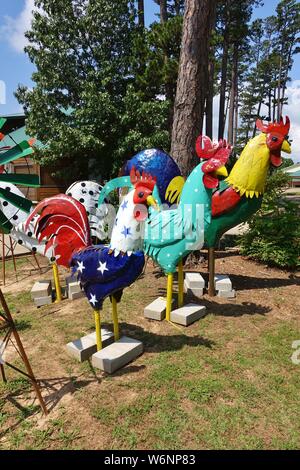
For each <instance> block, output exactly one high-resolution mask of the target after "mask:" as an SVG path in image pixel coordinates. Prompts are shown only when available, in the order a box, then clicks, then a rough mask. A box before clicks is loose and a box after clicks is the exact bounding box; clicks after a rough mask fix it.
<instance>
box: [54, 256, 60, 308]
mask: <svg viewBox="0 0 300 470" xmlns="http://www.w3.org/2000/svg"><path fill="white" fill-rule="evenodd" d="M52 269H53V277H54V284H55V292H56V302H61V299H62V296H61V287H60V280H59V275H58V267H57V264H56V263H53V265H52Z"/></svg>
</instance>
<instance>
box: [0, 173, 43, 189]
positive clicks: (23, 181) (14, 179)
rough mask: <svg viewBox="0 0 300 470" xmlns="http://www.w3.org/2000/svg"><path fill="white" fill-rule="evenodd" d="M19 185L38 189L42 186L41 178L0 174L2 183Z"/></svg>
mask: <svg viewBox="0 0 300 470" xmlns="http://www.w3.org/2000/svg"><path fill="white" fill-rule="evenodd" d="M1 182H4V183H11V184H19V185H20V186H28V187H30V188H38V187H39V186H40V178H39V176H38V175H24V174H20V175H18V174H14V173H12V174H6V173H2V174H0V183H1Z"/></svg>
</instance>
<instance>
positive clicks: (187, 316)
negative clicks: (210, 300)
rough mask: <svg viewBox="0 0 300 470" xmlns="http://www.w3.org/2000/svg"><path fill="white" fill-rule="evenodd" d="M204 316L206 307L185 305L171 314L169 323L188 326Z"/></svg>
mask: <svg viewBox="0 0 300 470" xmlns="http://www.w3.org/2000/svg"><path fill="white" fill-rule="evenodd" d="M205 314H206V307H204V306H203V305H197V304H187V305H185V306H184V307H181V308H178V309H177V310H173V312H171V321H172V322H173V323H178V324H179V325H183V326H189V325H191V324H192V323H194V322H195V321H197V320H200V318H202V317H204V316H205Z"/></svg>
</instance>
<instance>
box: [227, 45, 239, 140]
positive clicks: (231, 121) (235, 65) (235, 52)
mask: <svg viewBox="0 0 300 470" xmlns="http://www.w3.org/2000/svg"><path fill="white" fill-rule="evenodd" d="M238 60H239V51H238V45H237V44H236V43H235V44H234V50H233V67H232V75H231V93H230V106H229V117H228V142H229V143H230V144H232V145H233V141H234V138H233V134H234V132H233V127H234V111H235V101H236V99H237V92H238Z"/></svg>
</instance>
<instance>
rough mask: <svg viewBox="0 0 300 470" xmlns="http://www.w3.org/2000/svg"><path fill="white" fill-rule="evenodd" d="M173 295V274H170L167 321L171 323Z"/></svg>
mask: <svg viewBox="0 0 300 470" xmlns="http://www.w3.org/2000/svg"><path fill="white" fill-rule="evenodd" d="M172 295H173V273H170V274H168V284H167V307H166V320H167V321H171V310H172Z"/></svg>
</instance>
